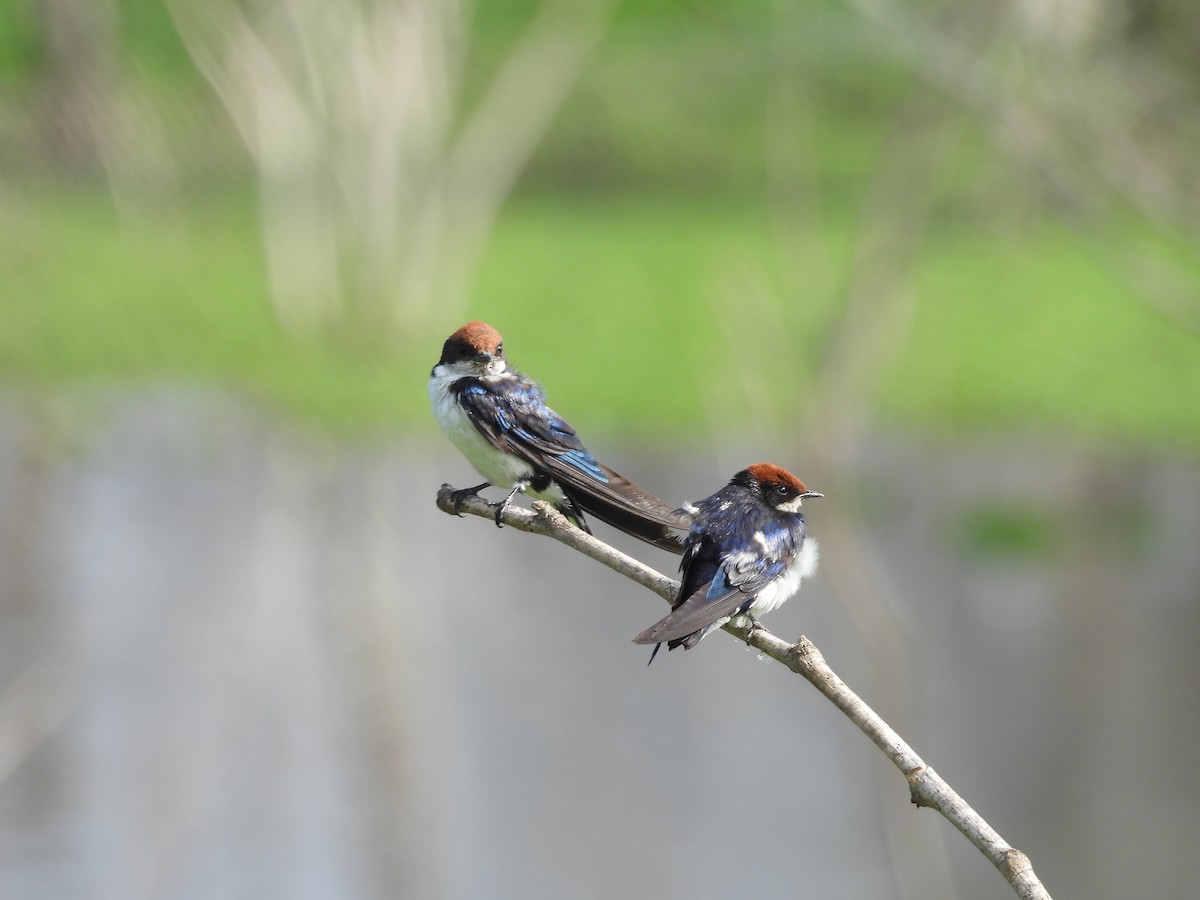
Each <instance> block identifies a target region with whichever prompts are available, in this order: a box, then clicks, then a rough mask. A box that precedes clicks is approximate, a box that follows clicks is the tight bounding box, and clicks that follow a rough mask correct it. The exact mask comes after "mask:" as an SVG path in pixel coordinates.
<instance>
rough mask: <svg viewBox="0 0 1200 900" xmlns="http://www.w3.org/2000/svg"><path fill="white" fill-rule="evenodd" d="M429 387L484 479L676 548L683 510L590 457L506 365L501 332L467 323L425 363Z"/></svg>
mask: <svg viewBox="0 0 1200 900" xmlns="http://www.w3.org/2000/svg"><path fill="white" fill-rule="evenodd" d="M429 396H430V401H431V403H432V406H433V411H434V415H435V416H436V417H437V420H438V422H439V424H441V426H442V429H443V430H444V431H445V432H446V436H447V437H449V438H450V440H451V442H452V443H453V444H454V445H455V446H456V447H458V449H459V450H460V451H461V452H462V453H463V455H464V456H465V457H466V458H467V459H468V461H470V463H471V464H472V465H473V466H474V467H475V468H476V469H477V470H478V471H479V473H480V474H481V475H483V476H484V477H485V478H486V479H487V482H486V483H485V484H482V485H479V486H478V487H474V488H467V489H465V490H463V491H461V492H460V493H459V496H466V495H468V494H473V493H476V492H477V491H479V490H481V489H482V488H485V487H487V486H488V485H490V484H494V485H497V486H500V487H505V488H509V489H511V490H510V493H509V496H508V498H506V499H505V501H504V502H503V503H502V504H501V505H500V506H499V507H498V508H497V512H496V522H497V524H499V523H500V516H501V514H502V511H503V509H504V506H505V505H506V504H507V503H508V502H509V500H511V498H512V496H513V495H514V494H515V493H516V492H517V491H524V492H525V493H528V494H530V495H532V496H534V497H538V498H540V499H543V500H548V501H550V502H551V503H553V504H554V506H555V507H556V508H557V509H558V510H559V511H560V512H562V513H563V514H565V515H566V516H568V517H569V518H570V519H572V520H573V521H574V522H575V524H576V525H578V526H579V527H580V528H582V529H583V530H585V531H587V530H589V529H588V527H587V523H586V521H585V520H584V512H587V513H590V514H592V515H595V516H596V517H597V518H599V519H601V520H603V521H605V522H608V523H609V524H610V525H614V526H615V527H617V528H620V529H621V530H622V531H625V532H627V533H629V534H632V535H634V536H635V537H638V538H640V539H642V540H644V541H648V542H649V543H652V544H654V545H655V546H658V547H662V548H663V549H665V550H670V551H673V552H675V553H681V552H682V550H683V546H682V540H681V538H680V534H681V532H682V531H683V530H684V529H686V528H687V525H688V523H689V518H688V516H687V515H686V514H684V513H681V512H679V511H678V510H676V509H675V508H674V507H672V506H669V505H668V504H666V503H664V502H663V501H662V500H660V499H659V498H657V497H655V496H654V495H653V494H651V493H649V492H648V491H645V490H643V489H642V488H640V487H639V486H638V485H636V484H634V483H633V482H632V481H630V480H629V479H627V478H625V477H623V476H622V475H619V474H618V473H616V472H614V471H613V470H612V469H610V468H608V467H607V466H605V465H604V464H603V463H601V462H599V461H598V460H597V459H596V458H595V456H593V455H592V453H591V452H590V451H589V450H588V449H587V447H586V446H584V444H583V441H581V440H580V439H579V436H578V435H577V434H576V433H575V429H574V428H572V427H571V425H570V423H569V422H567V420H566V419H564V418H563V417H562V416H560V415H559V414H558V413H556V412H555V411H554V410H552V409H551V408H550V407H549V406H547V405H546V396H545V394H544V392H543V391H542V388H541V385H539V384H538V383H537V382H536V381H533V380H532V379H530V378H527V377H525V376H524V375H522V374H520V373H519V372H517V371H515V370H514V369H511V368H509V366H508V363H507V361H506V360H505V358H504V350H503V343H502V341H501V339H500V334H499V333H498V332H497V331H496V330H495V329H494V328H492V327H491V326H490V325H487V324H485V323H483V322H468V323H467V324H466V325H464V326H463V327H462V328H460V329H459V330H458V331H456V332H455V333H454V334H452V335H451V336H450V338H449V339H448V340H447V341H446V343H445V345H444V346H443V348H442V357H441V359H440V360H439V361H438V364H437V365H436V366H434V367H433V371H432V372H430V379H429Z"/></svg>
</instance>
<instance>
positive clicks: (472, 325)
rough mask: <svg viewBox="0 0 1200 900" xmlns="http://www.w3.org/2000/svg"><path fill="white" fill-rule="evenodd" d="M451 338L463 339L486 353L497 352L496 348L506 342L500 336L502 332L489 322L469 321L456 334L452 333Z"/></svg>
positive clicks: (455, 339)
mask: <svg viewBox="0 0 1200 900" xmlns="http://www.w3.org/2000/svg"><path fill="white" fill-rule="evenodd" d="M450 340H452V341H461V342H462V343H464V344H466V345H467V346H469V347H472V348H474V349H475V350H476V351H484V352H486V353H495V352H496V348H497V347H499V346H500V345H501V344H502V343H504V339H503V338H501V337H500V332H498V331H497V330H496V329H495V328H493V327H492V326H491V325H489V324H488V323H487V322H468V323H467V324H466V325H464V326H463V327H462V328H460V329H458V331H456V332H454V334H452V335H450Z"/></svg>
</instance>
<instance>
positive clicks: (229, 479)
mask: <svg viewBox="0 0 1200 900" xmlns="http://www.w3.org/2000/svg"><path fill="white" fill-rule="evenodd" d="M86 407H87V408H88V409H89V410H90V411H89V413H88V414H87V415H86V416H83V415H80V407H79V406H77V405H72V406H70V407H58V406H55V405H48V404H39V405H33V404H28V403H24V402H21V401H19V400H16V399H13V398H10V399H8V400H7V401H5V402H4V403H3V404H0V534H2V536H3V540H2V542H0V897H3V898H6V900H7V898H20V900H26V898H39V900H40V898H80V897H88V898H107V897H113V898H117V897H120V898H123V900H127V898H140V897H147V898H150V897H154V898H157V897H166V898H206V900H207V898H224V897H230V898H233V897H255V898H260V897H288V898H314V900H325V898H346V897H355V898H358V897H362V898H371V897H438V898H493V897H494V898H505V897H523V898H539V897H546V898H550V897H555V898H559V897H580V898H588V897H614V896H621V897H676V896H679V897H683V896H687V897H692V898H721V897H732V896H746V895H754V896H759V897H765V898H771V897H781V898H782V897H797V896H800V897H820V898H827V897H829V898H861V897H872V898H876V897H878V898H892V897H903V896H906V891H907V896H935V897H936V896H940V895H942V894H945V895H947V896H950V895H953V894H954V892H955V891H956V892H957V896H961V897H970V898H993V897H995V898H1002V897H1008V896H1011V893H1010V891H1009V890H1008V888H1007V885H1006V884H1005V883H1004V882H1003V880H1002V879H1001V878H1000V876H999V875H998V874H997V873H996V872H995V871H994V870H993V869H991V867H990V866H989V865H988V864H987V863H986V862H985V861H984V859H983V858H982V857H981V856H980V855H979V854H978V853H977V852H976V851H975V850H974V849H973V848H972V847H970V845H969V844H967V842H966V841H965V840H963V839H962V838H961V837H959V836H958V835H957V834H956V833H955V832H953V831H952V829H951V828H950V827H949V826H948V825H947V824H946V823H945V822H943V821H942V820H941V819H939V818H938V817H936V816H935V814H933V813H931V812H928V811H916V810H915V809H913V808H912V807H911V806H910V805H909V804H908V797H907V791H906V789H905V787H904V784H903V782H902V780H901V779H900V777H899V775H898V774H896V773H895V772H894V770H892V769H891V768H890V766H889V765H888V764H887V763H886V761H885V760H884V759H883V757H882V756H881V755H880V754H879V753H878V752H877V751H876V750H875V749H874V748H873V747H872V746H870V745H869V744H868V743H867V742H866V740H865V739H863V738H862V737H861V735H859V734H858V733H857V732H856V731H855V730H854V729H853V728H852V727H851V726H850V725H849V724H848V723H847V722H846V721H845V720H844V719H843V718H842V717H841V716H840V715H839V714H837V713H836V712H835V711H834V710H833V709H832V707H830V706H829V705H828V704H827V703H826V702H824V701H823V700H821V699H820V698H819V696H818V695H817V694H816V693H815V691H813V690H812V689H811V688H810V687H809V686H808V685H806V684H805V683H804V682H802V681H800V680H799V679H797V678H795V677H794V676H791V675H789V674H787V673H786V672H784V671H783V670H782V668H781V667H779V666H777V665H775V664H773V663H769V662H757V661H756V660H755V659H754V657H753V656H751V655H749V654H748V653H747V652H746V651H745V650H744V649H743V648H742V647H740V646H739V645H738V644H737V643H736V642H735V641H733V640H731V639H729V638H727V637H726V636H723V635H718V636H714V637H712V638H710V639H709V640H707V641H705V642H704V644H703V645H702V646H701V648H699V649H698V650H696V651H693V652H691V653H688V654H686V655H685V654H683V653H681V652H677V653H672V654H670V655H667V654H663V655H662V656H661V657H660V659H659V660H658V661H656V663H655V664H654V666H653V667H651V668H649V669H648V668H646V666H645V661H646V657H647V653H646V651H645V648H641V647H635V646H634V645H633V644H631V643H630V637H631V636H632V635H633V634H635V633H636V632H637V631H639V630H640V629H641V628H643V627H644V626H645V625H647V624H648V623H649V622H650V621H652V620H653V619H654V618H656V617H657V616H658V615H659V614H660V613H661V612H662V608H660V605H658V604H660V601H658V600H657V599H656V598H654V597H652V596H651V595H649V594H648V593H646V592H644V591H641V590H640V589H638V588H637V587H636V586H634V585H632V584H631V583H629V582H626V581H624V580H623V579H621V578H619V577H618V576H616V575H614V574H612V573H610V572H608V571H607V570H605V569H601V568H599V567H597V566H596V565H595V564H594V563H591V562H590V561H588V560H586V559H584V558H583V557H580V556H578V555H576V554H573V553H571V552H570V551H568V550H566V549H565V548H563V547H561V546H558V545H556V544H553V543H551V542H549V541H545V540H541V539H537V538H534V537H532V536H529V535H523V534H519V533H516V532H514V531H512V530H502V531H498V530H496V529H495V528H494V527H493V526H492V525H490V524H489V523H487V522H484V521H483V520H478V519H464V520H461V521H460V520H455V519H453V518H450V517H448V516H445V515H442V514H441V513H439V512H438V511H437V510H436V508H435V507H434V504H433V498H434V494H435V492H436V489H437V487H438V485H439V484H441V483H442V482H443V481H446V480H450V481H455V482H457V483H459V484H465V483H468V482H469V481H470V480H471V476H470V475H469V474H468V470H467V468H466V465H465V463H463V462H462V461H461V460H459V459H457V457H454V456H453V455H451V454H450V453H448V452H447V451H446V450H445V448H443V447H442V446H440V445H430V446H424V445H421V444H417V443H405V442H397V443H379V444H363V443H357V444H336V443H332V442H330V441H328V440H326V439H320V438H316V437H314V436H312V435H307V434H304V433H299V432H297V431H296V430H295V429H293V428H289V427H287V426H284V425H280V424H276V423H272V422H271V421H270V420H268V419H267V418H266V417H263V416H260V415H258V414H256V413H254V412H253V411H251V410H249V409H247V408H245V407H243V406H241V405H239V404H237V403H232V402H229V401H226V400H223V399H221V398H217V397H212V396H209V395H203V394H192V393H189V392H187V391H183V390H178V389H164V390H162V391H159V392H151V393H139V394H136V395H131V396H126V397H122V398H116V399H114V398H111V397H110V398H104V399H103V402H97V403H88V404H86ZM722 453H723V454H726V453H727V454H728V455H729V457H730V458H732V459H736V460H737V464H730V463H727V462H726V461H725V460H724V459H722V461H721V462H720V463H714V461H713V460H711V459H707V458H704V457H703V454H697V455H696V458H694V459H684V460H683V461H682V464H680V462H679V461H677V460H675V459H674V458H672V457H670V456H668V455H666V454H662V455H655V454H648V453H637V452H635V451H633V450H629V451H626V452H615V453H612V454H606V455H609V456H611V462H613V464H614V465H616V466H617V467H618V468H619V469H621V470H622V471H626V472H627V473H628V474H631V475H634V476H635V477H637V478H638V480H640V481H643V482H644V483H645V484H647V486H650V487H653V488H656V489H658V490H659V491H660V492H661V493H663V494H664V495H665V496H668V497H670V498H672V499H683V498H685V497H693V498H694V497H697V496H700V495H703V494H705V493H708V492H709V491H711V490H713V489H715V488H716V487H717V486H719V484H720V483H721V482H722V481H723V480H724V479H725V478H727V477H728V475H729V474H731V473H732V470H733V468H736V467H737V465H740V464H744V463H748V462H751V461H757V460H758V459H759V458H761V457H764V456H769V457H774V458H778V460H779V461H780V462H786V461H787V460H785V459H784V458H783V456H782V455H781V454H778V453H763V452H761V449H757V450H756V449H750V450H746V451H740V450H739V451H722ZM726 469H728V471H726ZM855 475H856V478H857V479H858V482H859V484H860V485H861V487H862V495H861V496H862V497H864V498H867V499H868V500H869V501H870V502H869V503H867V504H866V506H865V507H864V508H863V510H862V513H863V523H864V524H863V526H862V529H861V530H860V531H858V532H856V533H857V539H858V540H863V541H865V542H864V543H862V544H861V545H856V547H855V549H854V552H853V554H851V555H850V560H851V561H850V562H849V563H847V562H846V560H845V559H844V558H843V559H841V560H839V552H838V549H839V548H838V544H839V540H841V539H840V537H839V536H840V535H842V534H844V533H848V532H844V531H843V529H842V527H841V526H838V525H837V524H836V522H835V519H836V515H837V514H836V511H837V509H838V507H837V506H836V505H833V504H837V503H838V502H839V501H838V500H837V499H836V498H835V497H833V496H831V497H829V498H828V499H827V500H826V501H824V502H825V503H826V504H831V505H830V506H827V507H821V506H817V505H815V504H814V505H813V509H812V510H811V512H810V520H811V522H812V527H813V530H814V532H815V533H817V534H818V535H820V536H821V537H822V541H823V544H824V546H825V549H826V553H827V565H826V569H825V570H824V571H823V572H822V573H821V574H820V575H819V576H818V577H817V578H816V579H815V580H814V582H813V583H811V584H809V585H806V587H805V589H804V591H803V592H802V595H801V599H799V600H797V601H794V602H793V603H791V604H788V605H787V606H785V607H784V608H783V609H781V610H779V611H778V612H776V613H774V614H773V615H772V616H771V617H770V618H769V620H768V622H767V623H766V624H767V625H768V626H769V627H770V628H771V629H772V630H774V631H776V632H777V633H779V634H781V635H783V636H794V635H796V634H798V633H800V632H801V631H803V632H804V633H805V634H807V635H808V636H809V637H811V638H812V639H813V640H814V641H816V643H817V644H818V646H820V647H821V648H822V649H823V650H824V652H825V654H826V656H827V658H828V659H829V661H830V663H831V664H832V665H833V666H834V667H835V669H837V670H838V671H839V672H840V674H842V676H843V677H844V678H846V680H847V681H849V682H850V683H851V685H853V686H855V687H856V688H857V689H858V690H859V691H860V692H861V693H862V694H863V695H864V696H865V698H866V699H867V700H868V702H871V703H873V704H875V705H876V706H877V708H879V709H880V711H881V712H882V713H883V714H884V715H885V716H889V717H892V718H893V720H894V723H895V724H897V726H898V727H899V728H900V730H901V731H902V732H903V733H904V734H905V735H906V736H907V737H909V739H910V740H911V742H912V743H913V744H914V746H915V747H916V749H917V750H918V752H920V753H922V754H923V755H924V757H925V758H926V760H927V762H929V763H930V764H932V765H933V766H934V767H935V768H937V769H938V771H939V772H941V773H942V774H943V775H945V776H946V777H947V778H948V779H949V780H950V781H951V783H952V784H954V786H955V787H956V788H957V789H958V790H959V791H960V792H961V793H963V794H964V796H965V797H966V798H967V799H968V801H970V802H971V803H973V804H974V805H975V807H976V808H977V809H978V810H979V811H980V812H981V813H983V815H985V816H986V817H987V818H988V819H989V820H990V821H991V822H992V824H993V825H994V826H995V827H996V828H997V829H998V830H1000V831H1001V833H1002V834H1004V835H1005V836H1006V837H1007V838H1008V839H1009V840H1010V841H1012V842H1013V843H1014V844H1016V845H1017V846H1019V847H1021V848H1022V849H1024V850H1026V851H1027V852H1028V853H1029V854H1030V855H1031V856H1032V858H1033V860H1034V863H1035V865H1036V867H1037V869H1038V872H1039V874H1041V875H1042V877H1043V878H1044V879H1045V880H1046V882H1047V885H1048V886H1049V888H1050V889H1051V891H1052V892H1053V893H1055V895H1056V896H1061V897H1069V896H1076V897H1092V898H1104V897H1113V898H1116V897H1130V896H1155V897H1186V896H1191V895H1192V891H1193V890H1194V886H1193V881H1194V878H1193V873H1192V857H1193V855H1194V849H1195V847H1196V846H1200V780H1198V779H1197V777H1196V775H1195V750H1194V748H1195V746H1196V743H1197V740H1198V738H1200V729H1198V728H1197V705H1196V702H1195V696H1196V688H1197V685H1198V683H1200V665H1198V663H1197V655H1196V653H1195V647H1196V646H1197V637H1198V636H1200V604H1198V603H1197V601H1198V600H1200V554H1197V552H1196V551H1197V547H1200V540H1198V538H1200V467H1197V466H1196V465H1194V464H1190V463H1186V462H1172V461H1170V460H1166V459H1156V460H1147V459H1135V458H1119V457H1108V458H1095V457H1094V456H1088V455H1081V454H1079V453H1075V452H1072V451H1070V450H1069V449H1065V448H1057V449H1055V448H1047V447H1045V446H1036V447H1035V446H1016V445H1014V446H1008V447H1003V448H997V447H995V446H984V445H980V446H976V447H972V446H937V445H918V444H915V443H905V442H900V441H895V440H890V441H889V440H884V439H880V440H879V441H878V442H877V443H876V444H875V445H874V446H872V447H871V448H869V451H868V452H867V453H866V454H865V456H864V458H863V461H862V464H861V469H860V470H859V471H857V472H856V473H855ZM806 478H808V480H810V482H811V483H814V484H820V482H819V480H818V479H817V478H816V477H809V476H808V475H807V474H806ZM821 486H824V485H821ZM1014 504H1015V505H1016V507H1015V508H1016V509H1017V510H1018V514H1019V515H1026V514H1030V515H1038V516H1045V517H1047V519H1048V521H1050V522H1051V524H1052V528H1051V531H1050V537H1049V538H1048V539H1047V540H1046V541H1044V542H1043V543H1042V544H1037V545H1035V546H1032V547H1027V548H1025V549H1024V550H1022V549H1021V548H1020V547H1018V548H1017V550H1016V551H1011V552H1000V553H997V552H994V551H993V550H989V549H988V548H987V547H986V546H983V547H982V548H974V549H973V548H972V545H971V542H970V540H969V535H970V532H971V528H972V527H973V526H971V525H970V523H971V521H972V518H971V516H972V512H971V511H972V510H978V509H983V510H985V511H986V510H988V509H993V508H1001V509H1004V508H1006V507H1011V506H1013V505H1014ZM601 527H602V526H601ZM854 527H857V526H852V528H854ZM964 535H966V537H964ZM604 536H606V537H612V536H611V535H610V534H608V533H607V532H605V534H604ZM846 540H849V538H847V539H846ZM614 543H617V544H619V545H620V546H622V547H625V548H627V549H631V550H634V551H635V552H637V553H638V554H639V555H640V556H642V557H643V558H645V559H648V561H650V562H651V563H652V564H657V565H658V566H659V567H660V568H662V567H672V566H673V564H674V561H673V559H672V558H670V557H668V556H667V555H666V554H662V553H660V552H659V551H655V550H650V549H639V548H637V547H635V546H633V545H631V544H630V543H629V542H628V541H625V540H623V539H614ZM1001 544H1003V542H1001ZM844 555H845V554H843V556H844ZM866 556H869V559H868V558H862V557H866ZM859 564H861V566H862V567H864V568H866V567H868V566H870V567H875V571H878V572H882V573H884V575H885V576H886V585H887V589H888V592H889V593H891V594H893V595H894V606H893V612H894V613H895V618H894V619H885V620H883V621H882V622H880V621H878V620H876V621H874V623H873V624H872V621H871V620H870V619H869V616H870V610H869V609H867V610H866V611H864V609H863V608H859V607H857V606H856V603H855V599H854V597H853V593H852V591H849V590H847V589H846V585H852V584H853V583H854V577H855V575H856V572H855V571H854V570H855V567H856V566H857V565H859ZM893 623H895V624H893ZM872 628H875V629H876V630H875V632H874V634H875V637H871V635H872V633H873V632H872ZM881 635H882V637H881ZM889 641H891V643H890V644H889ZM887 646H895V647H899V648H900V653H899V655H898V657H897V658H896V659H892V658H891V657H890V656H889V655H888V653H887V652H885V651H884V650H881V649H880V648H884V647H887ZM943 866H944V867H945V869H946V871H948V872H949V878H951V879H952V881H953V887H951V885H950V882H948V881H947V880H946V877H945V876H942V875H939V874H938V872H939V871H940V869H941V867H943Z"/></svg>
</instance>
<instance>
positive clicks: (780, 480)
mask: <svg viewBox="0 0 1200 900" xmlns="http://www.w3.org/2000/svg"><path fill="white" fill-rule="evenodd" d="M820 496H823V495H822V494H818V493H817V492H816V491H810V490H809V489H808V488H806V487H805V486H804V482H802V481H801V480H800V479H799V478H797V477H796V476H795V475H793V474H792V473H791V472H789V471H787V470H786V469H782V468H780V467H779V466H776V465H773V464H772V463H758V464H757V465H753V466H750V467H749V468H746V469H743V470H742V471H740V472H738V473H737V474H736V475H734V476H733V478H732V479H731V480H730V482H729V484H727V485H725V487H723V488H721V489H720V490H719V491H717V492H716V493H715V494H713V495H712V496H711V497H708V498H706V499H704V500H701V501H700V502H699V503H698V504H696V505H695V507H694V508H693V509H694V513H693V520H692V526H691V530H690V531H689V533H688V536H687V538H686V539H685V541H684V552H683V560H682V561H681V562H680V564H679V568H680V571H682V572H683V579H682V582H683V583H682V584H681V585H680V588H679V595H678V597H676V599H675V604H674V606H673V607H672V608H671V612H670V613H669V614H668V615H667V616H666V617H665V618H663V619H661V620H660V621H658V622H655V623H654V624H653V625H651V626H650V627H649V628H647V629H646V630H645V631H643V632H642V633H641V634H639V635H638V636H637V637H635V638H634V639H633V642H634V643H635V644H654V645H655V646H654V651H653V652H652V653H651V654H650V662H654V657H655V655H656V654H657V653H658V650H659V647H660V646H661V645H662V644H664V643H665V644H666V645H667V649H668V650H674V649H675V648H676V647H683V648H684V649H685V650H689V649H691V648H692V647H694V646H696V644H698V643H700V640H701V638H703V637H704V636H705V635H706V634H708V633H709V632H710V631H712V630H713V629H714V628H720V627H721V626H722V625H724V624H725V623H726V622H728V621H729V620H730V619H732V618H733V617H735V616H748V617H749V618H750V621H751V622H752V623H754V624H757V619H758V616H761V615H762V614H763V613H767V612H770V611H771V610H773V609H775V608H776V607H777V606H779V605H780V604H782V603H783V601H785V600H787V599H788V598H789V597H791V596H792V594H794V593H796V591H797V590H799V589H800V581H801V579H803V578H806V577H807V576H809V575H811V574H812V573H813V572H815V571H816V568H817V542H816V541H815V540H814V539H813V538H810V537H808V536H807V530H806V528H805V525H804V516H802V515H801V514H800V504H801V502H802V501H803V500H804V499H805V498H806V497H820Z"/></svg>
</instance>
